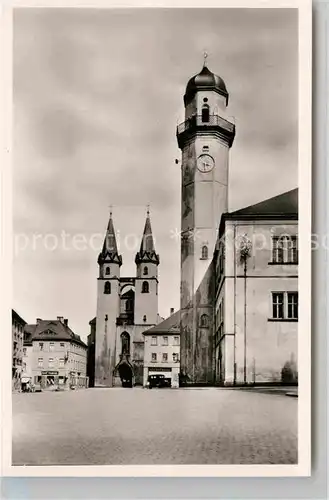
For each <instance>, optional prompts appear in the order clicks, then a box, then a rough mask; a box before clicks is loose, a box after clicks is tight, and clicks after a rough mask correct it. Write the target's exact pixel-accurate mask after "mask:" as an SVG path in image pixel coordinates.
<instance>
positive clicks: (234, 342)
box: [233, 224, 237, 385]
mask: <svg viewBox="0 0 329 500" xmlns="http://www.w3.org/2000/svg"><path fill="white" fill-rule="evenodd" d="M236 257H237V256H236V225H235V224H234V299H233V318H234V332H233V333H234V335H233V385H235V384H236Z"/></svg>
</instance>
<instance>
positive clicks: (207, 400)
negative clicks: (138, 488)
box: [13, 388, 298, 465]
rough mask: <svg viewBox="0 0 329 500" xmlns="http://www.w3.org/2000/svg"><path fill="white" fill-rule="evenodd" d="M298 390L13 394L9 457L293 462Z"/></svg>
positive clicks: (73, 461) (59, 461)
mask: <svg viewBox="0 0 329 500" xmlns="http://www.w3.org/2000/svg"><path fill="white" fill-rule="evenodd" d="M297 407H298V400H297V398H289V397H287V396H285V395H284V394H265V393H258V392H252V391H242V390H241V391H238V390H230V389H218V388H209V389H204V388H202V389H176V390H170V389H159V390H157V389H153V390H146V389H139V388H134V389H121V388H118V389H87V390H80V391H72V392H52V393H50V392H43V393H34V394H14V395H13V465H132V464H140V465H142V464H157V465H161V464H293V463H296V462H297Z"/></svg>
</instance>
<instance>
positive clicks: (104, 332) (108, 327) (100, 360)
mask: <svg viewBox="0 0 329 500" xmlns="http://www.w3.org/2000/svg"><path fill="white" fill-rule="evenodd" d="M97 262H98V266H99V276H98V280H97V312H96V345H95V386H106V387H111V386H112V385H113V380H112V379H113V370H114V368H115V363H116V359H115V355H116V353H115V349H116V346H115V342H116V340H115V339H116V318H117V317H118V316H119V311H120V267H121V265H122V257H121V255H119V253H118V248H117V242H116V237H115V230H114V225H113V219H112V213H111V214H110V219H109V223H108V226H107V231H106V236H105V239H104V244H103V248H102V251H101V253H100V254H99V256H98V261H97Z"/></svg>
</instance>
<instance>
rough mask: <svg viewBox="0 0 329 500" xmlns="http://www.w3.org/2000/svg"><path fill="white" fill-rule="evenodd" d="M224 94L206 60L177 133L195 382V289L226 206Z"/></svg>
mask: <svg viewBox="0 0 329 500" xmlns="http://www.w3.org/2000/svg"><path fill="white" fill-rule="evenodd" d="M228 99H229V95H228V92H227V89H226V86H225V83H224V81H223V80H222V79H221V78H220V77H219V76H217V75H215V74H214V73H212V72H211V71H210V70H209V69H208V67H207V66H206V60H205V63H204V66H203V68H202V70H201V71H200V73H198V74H197V75H195V76H193V77H192V78H191V79H190V80H189V82H188V84H187V87H186V92H185V95H184V104H185V121H184V122H183V123H182V124H180V125H178V127H177V133H176V135H177V141H178V146H179V148H180V149H181V151H182V162H181V172H182V173H181V178H182V206H181V231H182V239H181V372H182V373H183V375H185V376H186V378H187V379H188V380H189V381H190V382H191V383H193V382H196V380H195V375H194V365H195V356H196V354H195V349H196V348H197V347H196V344H198V339H197V329H198V314H197V311H196V307H197V306H196V304H195V295H196V292H197V290H198V288H199V286H200V283H201V282H202V280H203V279H204V276H205V274H206V272H207V269H208V268H209V265H210V263H211V260H212V257H213V252H214V249H215V243H216V235H217V230H218V226H219V222H220V218H221V215H222V214H223V213H224V212H227V210H228V164H229V149H230V147H231V146H232V144H233V140H234V136H235V126H234V124H233V123H231V122H230V121H229V120H228V119H227V117H226V107H227V104H228ZM205 300H207V299H205ZM209 358H210V355H209Z"/></svg>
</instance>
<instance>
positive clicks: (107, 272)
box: [105, 266, 111, 276]
mask: <svg viewBox="0 0 329 500" xmlns="http://www.w3.org/2000/svg"><path fill="white" fill-rule="evenodd" d="M110 274H111V269H110V267H109V266H107V267H106V268H105V275H106V276H109V275H110Z"/></svg>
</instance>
